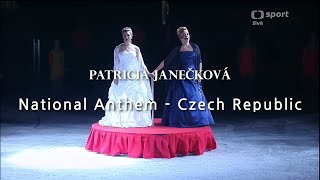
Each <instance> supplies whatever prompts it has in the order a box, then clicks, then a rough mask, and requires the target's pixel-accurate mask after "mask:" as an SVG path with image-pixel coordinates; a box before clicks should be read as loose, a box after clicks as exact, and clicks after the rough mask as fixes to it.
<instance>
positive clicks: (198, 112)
mask: <svg viewBox="0 0 320 180" xmlns="http://www.w3.org/2000/svg"><path fill="white" fill-rule="evenodd" d="M177 35H178V37H179V39H180V41H181V46H179V47H176V48H174V49H173V50H172V51H171V52H170V54H169V55H168V57H167V58H166V59H165V60H163V61H162V62H161V63H160V65H159V66H158V67H157V68H156V69H155V71H159V70H161V69H162V68H164V70H165V71H166V72H168V70H173V71H174V70H185V72H187V71H188V70H191V71H190V72H194V70H198V71H201V70H202V60H201V54H200V49H199V47H198V45H196V44H194V43H189V40H190V35H189V31H188V29H187V28H186V27H179V28H178V29H177ZM194 77H195V74H194V73H189V78H185V79H184V80H179V79H171V80H168V81H167V82H166V93H167V95H166V100H165V102H166V103H169V104H170V105H165V107H164V112H163V116H162V121H161V125H163V126H171V127H199V126H207V125H211V124H213V123H214V120H213V117H212V115H211V112H210V110H209V109H208V107H207V104H208V103H207V100H206V98H205V96H204V94H203V91H202V86H201V80H200V79H199V78H198V79H197V80H196V79H194ZM182 98H186V100H183V101H181V102H180V106H181V108H183V109H184V110H182V109H181V108H179V106H178V102H179V100H181V99H182ZM191 101H193V102H196V104H195V105H194V106H193V108H195V110H189V108H190V107H191V106H192V103H190V102H191ZM199 102H204V104H205V107H204V110H203V109H199V108H198V104H199Z"/></svg>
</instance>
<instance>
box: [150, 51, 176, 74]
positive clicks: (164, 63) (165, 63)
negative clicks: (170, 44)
mask: <svg viewBox="0 0 320 180" xmlns="http://www.w3.org/2000/svg"><path fill="white" fill-rule="evenodd" d="M177 49H178V48H174V49H173V50H172V51H171V52H170V54H169V55H168V56H167V57H166V58H165V59H164V60H162V61H161V63H160V64H159V66H158V67H157V68H156V69H155V70H154V71H153V72H152V73H154V72H155V71H160V70H161V69H162V68H164V66H165V65H167V64H170V63H171V62H172V61H173V59H174V57H175V55H176V53H177Z"/></svg>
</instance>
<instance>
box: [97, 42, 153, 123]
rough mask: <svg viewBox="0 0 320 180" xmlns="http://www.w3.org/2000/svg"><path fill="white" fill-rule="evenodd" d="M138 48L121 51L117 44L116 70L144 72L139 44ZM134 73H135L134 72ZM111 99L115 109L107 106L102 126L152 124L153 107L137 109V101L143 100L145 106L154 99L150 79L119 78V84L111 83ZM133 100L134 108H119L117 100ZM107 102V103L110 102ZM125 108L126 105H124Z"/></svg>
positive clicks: (101, 121)
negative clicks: (125, 109)
mask: <svg viewBox="0 0 320 180" xmlns="http://www.w3.org/2000/svg"><path fill="white" fill-rule="evenodd" d="M135 47H136V48H135V49H136V50H129V51H123V52H119V47H118V46H117V47H116V48H115V50H114V70H119V71H135V72H137V71H140V72H141V75H142V72H143V66H144V62H143V58H142V55H141V52H140V50H139V48H138V47H137V46H135ZM133 74H134V73H133ZM108 97H109V100H108V102H110V101H112V102H114V103H115V109H114V110H113V109H109V110H108V108H105V116H104V117H102V118H101V120H99V125H101V126H113V127H147V126H152V124H153V123H152V118H151V108H149V109H148V110H147V109H145V107H143V108H142V110H136V109H135V104H136V102H141V103H142V104H143V105H144V106H145V105H146V102H150V100H153V97H152V93H151V88H150V80H148V79H146V78H144V79H139V80H138V79H134V80H129V79H122V80H118V85H116V84H115V83H114V82H112V83H111V87H110V88H109V94H108ZM125 99H127V101H130V102H132V104H133V108H132V110H127V111H124V110H119V109H118V108H119V107H118V104H117V102H119V101H120V100H122V101H123V102H125ZM108 102H107V104H108ZM122 109H124V106H123V107H122Z"/></svg>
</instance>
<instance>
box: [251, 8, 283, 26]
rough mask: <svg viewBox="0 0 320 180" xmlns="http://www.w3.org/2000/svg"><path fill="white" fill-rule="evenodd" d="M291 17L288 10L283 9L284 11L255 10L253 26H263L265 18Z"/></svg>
mask: <svg viewBox="0 0 320 180" xmlns="http://www.w3.org/2000/svg"><path fill="white" fill-rule="evenodd" d="M286 17H289V12H288V11H282V12H274V11H268V12H265V11H263V10H253V11H251V19H252V20H253V21H252V25H253V26H262V25H263V19H273V18H286Z"/></svg>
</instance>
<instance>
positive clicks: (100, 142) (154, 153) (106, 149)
mask: <svg viewBox="0 0 320 180" xmlns="http://www.w3.org/2000/svg"><path fill="white" fill-rule="evenodd" d="M160 122H161V119H159V118H156V119H155V123H154V124H155V126H152V127H145V128H116V127H104V126H100V125H99V124H98V123H95V124H93V125H92V128H91V131H90V134H89V137H88V140H87V144H86V149H87V150H89V151H93V152H98V153H101V154H106V155H109V156H117V155H123V154H127V155H128V156H129V157H133V158H139V157H143V158H173V157H176V156H181V155H182V156H187V155H189V154H193V155H201V154H203V153H204V152H205V151H211V150H213V149H215V148H216V141H215V138H214V135H213V132H212V130H211V128H210V126H204V127H197V128H174V127H167V126H161V125H160Z"/></svg>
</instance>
